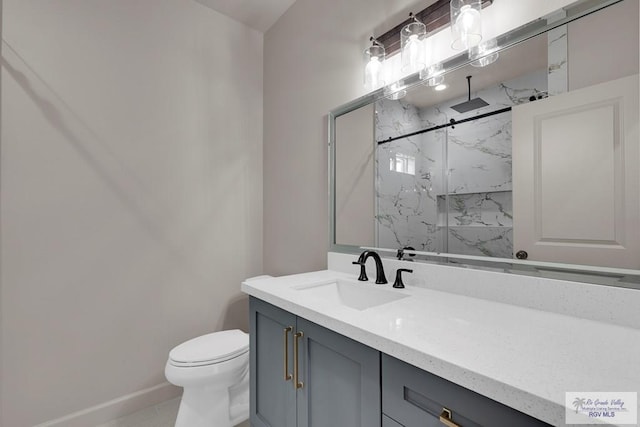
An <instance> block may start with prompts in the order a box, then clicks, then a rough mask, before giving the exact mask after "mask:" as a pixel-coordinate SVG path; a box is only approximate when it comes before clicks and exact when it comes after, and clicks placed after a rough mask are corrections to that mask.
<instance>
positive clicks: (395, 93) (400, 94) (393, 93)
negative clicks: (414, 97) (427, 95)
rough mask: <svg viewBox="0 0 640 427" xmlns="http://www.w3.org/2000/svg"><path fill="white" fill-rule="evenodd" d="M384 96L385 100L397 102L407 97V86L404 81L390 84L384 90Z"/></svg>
mask: <svg viewBox="0 0 640 427" xmlns="http://www.w3.org/2000/svg"><path fill="white" fill-rule="evenodd" d="M384 96H385V97H386V98H387V99H391V100H394V101H396V100H398V99H402V98H404V97H405V96H407V86H406V85H405V84H404V81H402V80H398V81H397V82H395V83H391V84H390V85H389V86H387V87H385V88H384Z"/></svg>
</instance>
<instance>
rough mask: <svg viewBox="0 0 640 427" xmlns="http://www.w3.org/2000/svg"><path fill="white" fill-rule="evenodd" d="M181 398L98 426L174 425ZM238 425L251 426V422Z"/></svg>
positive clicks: (154, 426) (151, 426) (150, 426)
mask: <svg viewBox="0 0 640 427" xmlns="http://www.w3.org/2000/svg"><path fill="white" fill-rule="evenodd" d="M179 406H180V398H176V399H172V400H168V401H166V402H163V403H160V404H158V405H156V406H152V407H150V408H146V409H143V410H141V411H138V412H135V413H133V414H131V415H127V416H126V417H122V418H118V419H117V420H113V421H110V422H108V423H106V424H101V425H99V426H96V427H174V424H175V422H176V416H177V415H178V407H179ZM238 427H249V422H248V421H247V422H245V423H242V424H240V425H239V426H238Z"/></svg>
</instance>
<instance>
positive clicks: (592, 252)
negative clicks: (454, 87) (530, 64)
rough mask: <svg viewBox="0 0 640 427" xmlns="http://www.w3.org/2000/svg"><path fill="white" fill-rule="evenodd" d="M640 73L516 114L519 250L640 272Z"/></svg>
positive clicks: (516, 244) (541, 257)
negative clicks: (639, 78)
mask: <svg viewBox="0 0 640 427" xmlns="http://www.w3.org/2000/svg"><path fill="white" fill-rule="evenodd" d="M638 115H639V111H638V75H634V76H630V77H625V78H622V79H619V80H614V81H611V82H607V83H603V84H599V85H595V86H591V87H587V88H583V89H580V90H576V91H573V92H569V93H565V94H562V95H557V96H554V97H550V98H547V99H543V100H538V101H535V102H531V103H528V104H524V105H519V106H516V107H514V108H513V176H514V196H513V198H514V220H513V225H514V252H517V251H519V250H525V251H526V252H528V254H529V258H530V259H533V260H537V261H553V262H564V263H572V264H588V265H600V266H608V267H620V268H633V269H637V268H640V190H639V188H640V173H639V171H640V150H639V148H638V147H639V134H638Z"/></svg>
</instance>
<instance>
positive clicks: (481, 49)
mask: <svg viewBox="0 0 640 427" xmlns="http://www.w3.org/2000/svg"><path fill="white" fill-rule="evenodd" d="M499 56H500V54H499V53H498V41H497V40H496V39H491V40H486V41H483V42H481V43H479V44H477V45H475V46H473V47H472V48H469V59H473V60H474V61H473V62H471V65H472V66H474V67H486V66H487V65H490V64H493V63H494V62H496V61H497V60H498V57H499Z"/></svg>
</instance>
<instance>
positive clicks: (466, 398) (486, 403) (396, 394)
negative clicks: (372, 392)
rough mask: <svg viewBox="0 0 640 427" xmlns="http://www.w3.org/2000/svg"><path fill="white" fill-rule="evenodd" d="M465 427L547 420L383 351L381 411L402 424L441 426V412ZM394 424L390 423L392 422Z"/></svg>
mask: <svg viewBox="0 0 640 427" xmlns="http://www.w3.org/2000/svg"><path fill="white" fill-rule="evenodd" d="M445 408H446V409H448V410H450V411H451V419H452V420H453V422H454V423H456V424H457V425H461V426H464V427H480V426H491V427H514V426H518V427H541V426H548V424H546V423H544V422H542V421H540V420H537V419H535V418H532V417H530V416H529V415H526V414H523V413H522V412H518V411H516V410H515V409H513V408H509V407H508V406H505V405H502V404H501V403H498V402H496V401H495V400H491V399H489V398H487V397H484V396H482V395H480V394H478V393H475V392H473V391H471V390H468V389H465V388H463V387H461V386H459V385H457V384H454V383H452V382H449V381H447V380H445V379H443V378H440V377H437V376H435V375H433V374H430V373H428V372H426V371H423V370H421V369H419V368H416V367H415V366H412V365H409V364H407V363H404V362H402V361H400V360H398V359H395V358H393V357H391V356H387V355H384V354H383V355H382V411H383V412H384V413H385V414H386V415H388V416H389V417H391V418H392V419H394V420H396V421H397V422H399V423H400V424H401V425H403V426H404V427H442V426H443V424H442V423H441V422H440V415H441V414H442V413H443V410H444V409H445ZM392 425H393V424H392Z"/></svg>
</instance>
